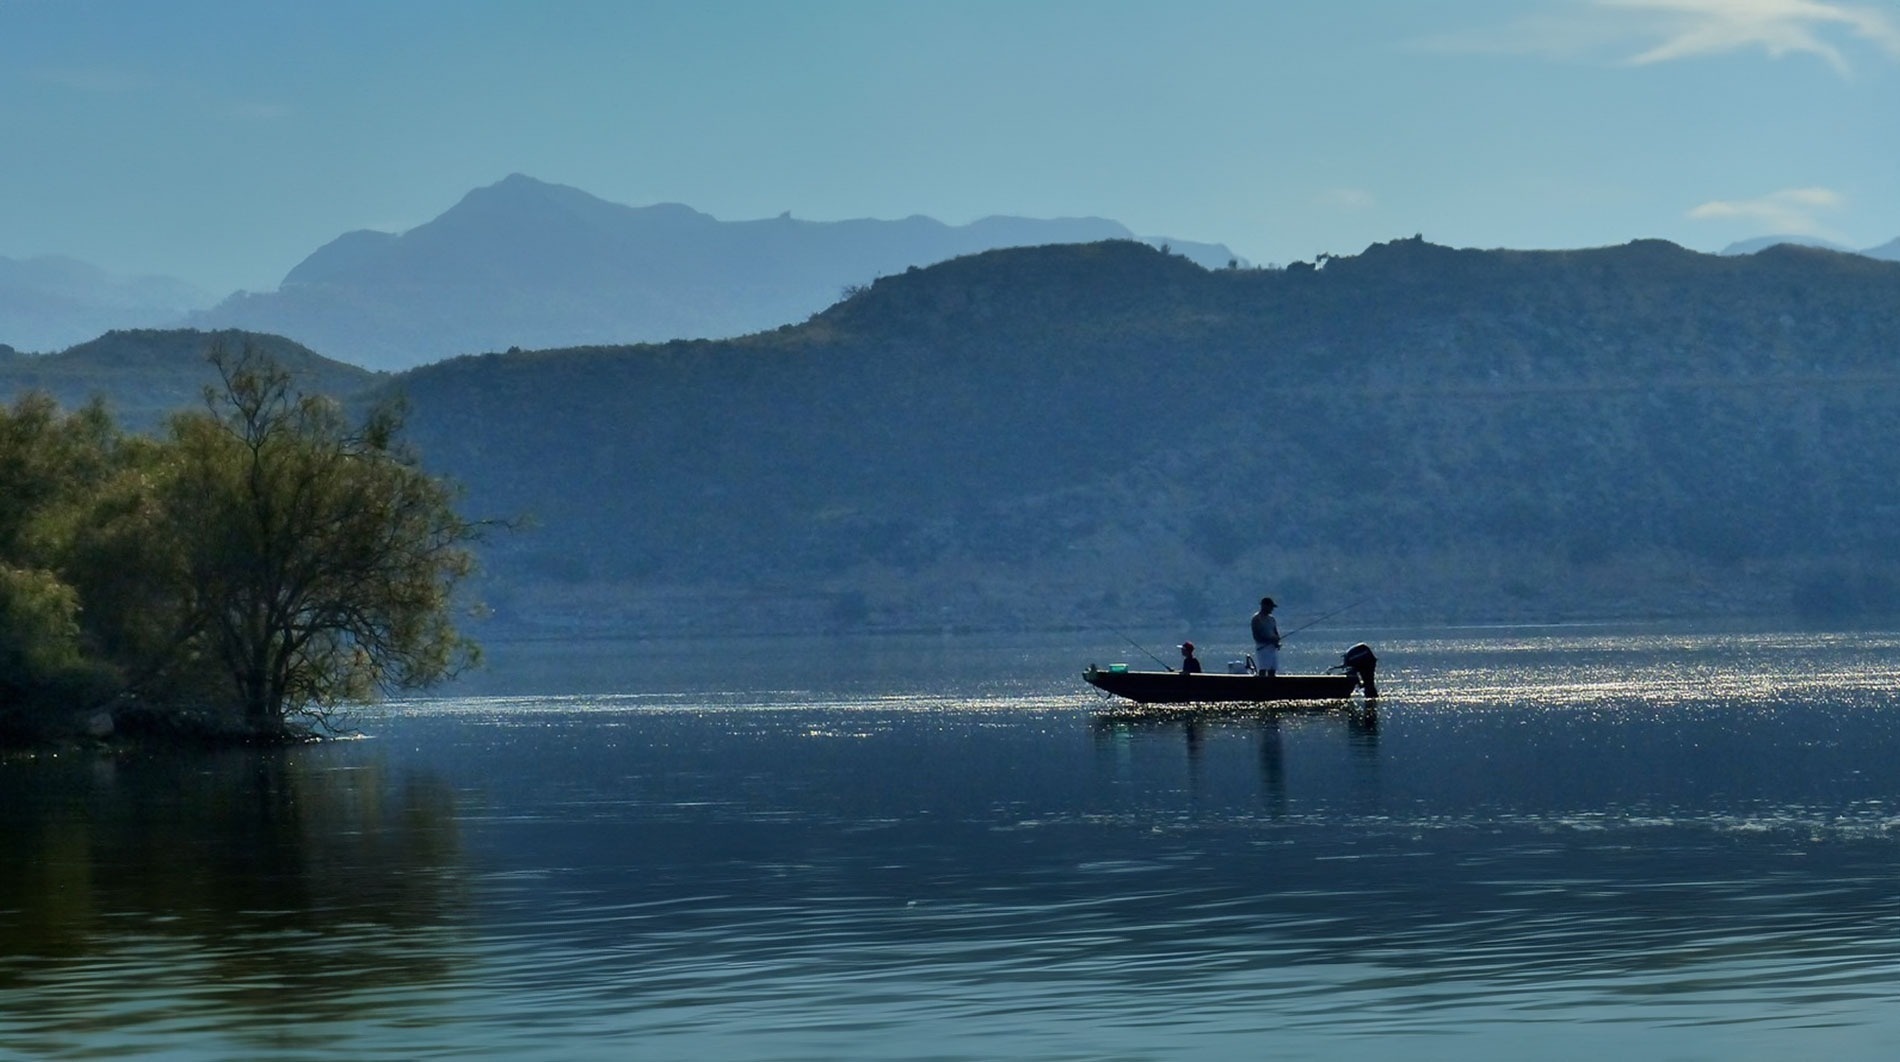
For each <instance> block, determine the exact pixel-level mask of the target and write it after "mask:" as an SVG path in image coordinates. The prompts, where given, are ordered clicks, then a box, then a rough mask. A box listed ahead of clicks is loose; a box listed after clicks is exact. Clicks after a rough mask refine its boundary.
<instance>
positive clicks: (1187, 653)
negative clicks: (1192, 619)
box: [1181, 642, 1201, 675]
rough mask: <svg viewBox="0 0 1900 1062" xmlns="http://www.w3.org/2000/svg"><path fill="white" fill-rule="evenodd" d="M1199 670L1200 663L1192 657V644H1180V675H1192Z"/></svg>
mask: <svg viewBox="0 0 1900 1062" xmlns="http://www.w3.org/2000/svg"><path fill="white" fill-rule="evenodd" d="M1200 669H1201V662H1200V660H1199V659H1197V658H1196V657H1195V655H1194V643H1193V642H1182V643H1181V674H1183V675H1192V674H1194V673H1195V672H1197V671H1199V670H1200Z"/></svg>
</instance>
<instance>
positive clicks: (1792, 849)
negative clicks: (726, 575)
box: [0, 632, 1900, 1059]
mask: <svg viewBox="0 0 1900 1062" xmlns="http://www.w3.org/2000/svg"><path fill="white" fill-rule="evenodd" d="M1380 648H1381V650H1382V656H1383V658H1384V663H1383V664H1382V670H1381V680H1382V681H1381V685H1382V686H1384V687H1386V691H1387V698H1386V699H1385V701H1384V702H1383V704H1382V705H1381V707H1380V710H1379V712H1378V714H1377V715H1376V717H1368V716H1364V715H1360V714H1353V713H1348V712H1346V711H1341V710H1334V711H1324V712H1318V713H1302V714H1280V715H1272V714H1247V713H1240V714H1229V715H1214V716H1203V717H1184V716H1181V715H1172V716H1167V717H1162V718H1157V719H1142V718H1126V717H1121V716H1111V715H1108V714H1105V713H1104V711H1103V709H1104V708H1105V707H1106V705H1105V703H1104V702H1103V701H1102V700H1100V699H1099V698H1098V696H1097V695H1095V694H1094V693H1093V692H1092V691H1090V692H1084V688H1083V687H1081V685H1080V683H1079V681H1078V680H1077V679H1076V678H1075V675H1076V672H1077V671H1078V670H1079V668H1080V666H1081V665H1082V664H1084V663H1086V662H1087V659H1088V657H1089V656H1090V655H1093V656H1094V658H1095V659H1097V660H1099V661H1100V662H1103V663H1107V662H1108V661H1109V660H1111V659H1114V660H1123V659H1130V658H1133V662H1140V661H1141V660H1142V658H1141V657H1140V656H1139V654H1137V653H1135V652H1134V651H1133V650H1130V649H1128V648H1127V646H1126V645H1123V647H1122V650H1121V651H1119V652H1117V651H1116V650H1115V649H1114V648H1113V646H1112V645H1110V646H1092V647H1084V648H1083V649H1081V650H1078V649H1077V648H1076V647H1075V646H1074V645H1069V646H1051V647H1047V648H1038V649H1023V648H1021V647H1008V648H1005V647H999V646H995V645H982V644H976V643H971V642H937V641H932V642H930V643H927V644H918V645H902V644H896V643H889V642H885V643H851V644H849V645H843V646H839V645H832V646H827V647H823V649H824V650H825V651H822V652H821V651H820V647H817V646H792V645H790V644H787V645H786V646H784V647H783V648H782V649H781V650H780V651H781V652H783V653H784V654H785V655H786V657H787V659H786V660H784V661H777V662H755V663H751V664H747V665H744V666H739V667H731V666H727V665H728V664H730V662H720V661H716V660H712V659H707V658H699V657H688V656H685V655H683V654H681V653H680V652H679V651H678V650H677V649H669V648H656V647H646V648H629V649H626V650H625V651H624V652H616V653H608V652H604V651H591V652H590V651H588V650H586V649H585V648H582V649H572V650H568V651H564V652H562V653H558V654H555V653H546V652H544V653H540V654H537V655H536V657H535V659H534V660H529V659H528V658H527V657H526V656H525V655H518V656H517V657H516V658H515V659H513V660H512V661H509V660H504V662H505V664H507V665H508V666H509V668H510V669H511V672H512V673H513V674H515V675H526V674H529V671H528V667H527V665H528V664H530V663H535V664H537V665H538V666H540V667H542V668H543V670H542V671H540V672H538V673H534V676H533V678H532V679H530V680H528V681H531V682H532V683H533V684H534V685H535V687H536V688H542V689H552V688H563V687H564V688H568V689H579V690H584V691H586V692H581V693H575V694H570V695H564V696H539V695H537V696H503V695H485V696H476V695H474V694H473V693H470V694H468V695H464V696H459V697H450V698H443V699H438V700H431V701H419V702H414V703H405V704H397V705H392V706H388V707H387V708H383V709H378V710H377V711H375V712H369V713H364V714H363V715H361V716H360V717H359V718H358V719H357V722H358V724H359V725H360V726H361V727H362V728H363V729H364V730H365V731H366V732H367V733H368V734H369V735H371V736H370V737H369V738H368V739H365V740H359V741H350V742H342V743H336V744H332V745H329V746H326V747H320V748H311V749H303V750H296V751H293V752H290V753H284V754H231V755H218V756H211V757H197V758H156V759H129V760H119V761H111V760H100V759H95V758H90V757H79V758H73V757H62V758H59V759H57V760H53V761H47V760H38V761H0V846H3V849H4V862H3V863H0V1058H6V1059H12V1058H108V1057H122V1058H153V1057H159V1058H177V1059H185V1058H264V1059H346V1058H349V1059H355V1058H458V1059H460V1058H482V1057H491V1058H548V1059H566V1058H603V1059H605V1058H613V1059H619V1058H642V1059H704V1058H730V1059H834V1058H877V1059H991V1058H1012V1059H1227V1058H1361V1057H1363V1058H1375V1057H1376V1058H1385V1057H1407V1058H1419V1057H1427V1058H1493V1059H1519V1058H1533V1057H1535V1058H1590V1059H1598V1058H1602V1057H1604V1056H1605V1055H1606V1054H1609V1053H1611V1052H1620V1053H1622V1054H1623V1055H1625V1056H1626V1057H1630V1058H1657V1059H1662V1058H1669V1059H1691V1058H1708V1059H1746V1058H1762V1059H1784V1058H1794V1057H1830V1058H1893V1057H1897V1056H1900V1008H1896V1007H1895V1005H1894V1004H1895V1003H1896V1002H1897V1001H1900V694H1896V690H1900V636H1893V635H1865V634H1856V635H1787V636H1764V635H1747V636H1739V635H1736V636H1721V635H1717V636H1706V637H1704V636H1697V637H1673V636H1663V635H1654V634H1646V635H1640V636H1634V637H1631V636H1620V637H1609V636H1599V635H1595V634H1592V633H1588V632H1585V633H1577V632H1569V633H1563V632H1554V633H1553V632H1545V633H1541V634H1539V633H1531V634H1514V633H1509V632H1490V633H1484V632H1475V633H1470V634H1467V635H1463V636H1456V637H1421V636H1417V635H1411V636H1394V635H1388V636H1386V637H1385V638H1384V639H1382V640H1381V642H1380ZM517 652H518V651H517ZM497 655H498V656H502V657H504V658H506V657H507V655H508V653H507V652H506V651H502V652H498V653H497ZM794 657H796V658H797V659H798V660H800V661H804V662H805V666H802V667H801V666H795V664H794V662H793V658H794ZM840 657H843V658H847V659H849V660H850V661H851V666H850V668H849V671H850V674H849V676H848V677H842V678H840V677H827V676H826V671H827V670H829V669H828V668H826V667H824V666H819V665H816V664H814V663H813V662H814V661H819V660H824V659H833V660H835V659H839V658H840ZM1326 662H1330V661H1328V660H1325V659H1322V658H1321V654H1319V653H1317V652H1316V653H1315V654H1314V658H1313V659H1312V660H1300V659H1297V658H1296V659H1290V660H1289V661H1288V664H1289V666H1291V667H1299V666H1301V665H1303V664H1304V665H1308V666H1315V665H1318V666H1323V664H1324V663H1326ZM496 681H497V680H493V679H491V680H489V682H490V686H489V687H487V688H489V689H493V688H494V683H495V682H496ZM557 683H559V686H558V687H557V685H556V684H557ZM632 689H639V690H645V691H649V692H644V693H639V694H629V693H616V692H614V691H616V690H632Z"/></svg>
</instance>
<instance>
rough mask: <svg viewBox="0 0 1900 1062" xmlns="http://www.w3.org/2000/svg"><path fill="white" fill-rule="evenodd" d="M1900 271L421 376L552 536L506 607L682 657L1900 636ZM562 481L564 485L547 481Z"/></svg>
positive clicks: (868, 324) (1606, 253)
mask: <svg viewBox="0 0 1900 1062" xmlns="http://www.w3.org/2000/svg"><path fill="white" fill-rule="evenodd" d="M1896 351H1900V266H1895V265H1892V264H1888V263H1882V262H1877V261H1873V260H1870V259H1866V258H1862V257H1858V256H1852V255H1841V254H1834V253H1830V252H1825V251H1817V250H1806V249H1801V248H1793V247H1781V248H1774V249H1771V250H1768V251H1765V252H1762V253H1760V254H1757V255H1753V256H1748V257H1743V258H1722V257H1717V256H1709V255H1699V254H1694V253H1691V252H1688V251H1684V250H1682V249H1681V248H1678V247H1675V246H1673V245H1670V244H1664V243H1660V242H1655V241H1650V242H1641V243H1636V244H1631V245H1628V246H1625V247H1618V248H1605V249H1599V250H1589V251H1571V252H1499V251H1489V252H1480V251H1456V250H1451V249H1447V248H1442V247H1435V246H1432V245H1429V244H1425V243H1423V242H1422V241H1417V240H1408V241H1399V242H1395V243H1390V244H1383V245H1379V246H1375V247H1373V248H1370V249H1368V250H1367V251H1366V252H1365V253H1364V254H1362V255H1359V256H1357V257H1352V258H1340V259H1333V260H1331V261H1329V262H1328V263H1326V265H1325V266H1324V268H1323V269H1315V268H1312V267H1303V268H1297V269H1289V270H1285V271H1269V270H1233V271H1228V270H1221V271H1212V272H1210V271H1206V270H1203V269H1200V268H1199V267H1197V266H1195V265H1193V264H1192V263H1190V262H1187V261H1185V260H1183V259H1181V258H1179V257H1171V256H1166V255H1162V254H1160V253H1157V252H1156V251H1154V250H1151V249H1149V248H1146V247H1142V246H1139V245H1136V244H1130V243H1106V244H1097V245H1091V246H1087V247H1051V248H1035V249H1025V250H1014V251H1003V252H993V253H989V254H984V255H978V256H973V257H968V258H963V259H958V260H955V261H952V262H948V263H944V264H942V265H940V266H936V267H933V268H930V269H925V270H917V271H912V272H907V273H905V274H902V275H899V276H893V277H888V278H885V279H883V280H880V281H879V282H878V283H876V284H875V285H872V286H871V287H870V288H869V289H868V290H866V291H864V292H861V293H859V294H858V295H856V296H854V297H853V298H850V299H848V300H846V301H844V302H842V303H840V304H838V305H836V306H834V307H832V308H831V309H830V310H828V311H826V312H825V313H823V314H820V315H818V316H817V317H816V318H814V319H813V320H812V321H811V322H809V323H808V324H806V325H803V326H799V327H788V328H784V329H780V330H778V331H776V332H772V333H766V334H762V335H757V336H752V337H748V338H745V339H741V340H734V341H729V342H723V343H711V342H698V343H672V344H666V345H663V346H653V347H636V348H599V349H576V350H565V351H550V352H539V353H532V354H521V355H507V356H491V357H481V358H462V359H456V360H453V361H450V362H447V363H444V364H441V365H437V366H430V367H427V368H424V369H420V370H416V371H414V372H412V373H409V374H407V375H406V376H405V377H403V378H401V381H400V382H401V385H402V386H403V387H404V388H405V389H406V390H407V391H408V393H409V394H410V395H411V396H412V398H413V400H414V402H415V408H416V411H417V419H416V421H415V427H416V430H417V432H418V437H419V440H420V441H421V442H422V445H423V448H424V451H425V452H426V453H428V454H429V455H430V456H431V461H432V462H433V463H435V464H436V465H437V466H438V467H441V468H443V469H444V470H446V471H449V472H451V473H453V474H456V475H458V476H460V477H462V478H464V479H465V480H467V481H468V482H470V483H471V484H473V485H476V488H477V489H476V491H475V493H474V495H473V497H474V498H475V499H476V500H477V501H478V502H479V503H480V504H482V505H484V506H487V507H488V508H489V511H499V512H510V513H513V512H533V513H535V514H537V515H538V518H539V520H540V529H539V530H537V531H536V532H534V533H532V534H528V535H522V536H516V537H514V538H511V539H510V540H508V541H507V542H505V543H502V544H500V546H499V547H498V552H497V553H496V555H495V557H494V572H495V575H496V577H497V580H498V583H497V586H498V589H500V590H501V592H500V594H499V595H498V604H499V606H500V613H501V614H502V615H503V616H504V617H510V616H511V617H515V618H518V619H521V620H522V621H524V622H531V623H567V624H578V625H582V626H600V627H609V628H631V629H637V630H665V629H705V630H709V631H710V630H719V629H746V628H749V627H751V626H754V625H758V624H763V625H765V626H767V627H769V628H771V629H788V628H791V629H806V628H811V627H824V626H827V625H837V626H845V627H854V626H859V625H869V626H874V627H878V626H883V627H905V628H915V627H926V628H928V627H933V626H936V625H940V624H952V625H954V624H973V625H980V626H1004V627H1007V626H1012V625H1049V624H1065V623H1090V622H1111V623H1126V622H1136V621H1154V620H1162V619H1167V618H1173V617H1179V618H1180V619H1181V620H1183V621H1184V622H1187V621H1206V620H1211V619H1214V618H1217V617H1222V616H1228V615H1236V614H1237V615H1244V614H1245V612H1246V611H1247V608H1246V606H1247V603H1248V599H1249V597H1250V596H1257V594H1258V593H1259V592H1260V591H1261V590H1263V589H1269V588H1273V589H1275V590H1276V595H1277V596H1280V597H1281V598H1282V600H1283V601H1286V600H1289V599H1290V600H1291V601H1292V602H1294V604H1293V605H1292V610H1293V611H1296V612H1297V611H1299V610H1300V609H1302V608H1305V609H1308V610H1309V614H1311V612H1313V611H1318V610H1320V609H1321V606H1324V605H1327V604H1331V603H1338V602H1341V601H1349V600H1354V599H1356V598H1359V597H1362V596H1369V595H1370V596H1374V597H1376V598H1377V599H1378V601H1379V602H1380V604H1379V605H1377V606H1374V608H1375V609H1383V610H1384V614H1386V615H1389V616H1391V617H1394V618H1398V617H1405V618H1412V619H1423V618H1431V619H1446V618H1471V619H1502V618H1515V619H1536V620H1551V619H1565V618H1569V619H1575V618H1587V617H1608V616H1636V615H1640V616H1653V615H1734V614H1738V613H1742V614H1750V613H1757V612H1759V613H1763V614H1776V615H1781V616H1785V615H1786V614H1788V613H1796V614H1799V615H1801V616H1806V617H1812V618H1821V617H1830V616H1835V617H1838V616H1846V615H1857V614H1864V613H1868V612H1872V611H1880V610H1885V609H1891V608H1893V607H1894V606H1895V605H1896V604H1897V603H1900V602H1897V601H1896V597H1895V588H1896V586H1897V585H1900V571H1897V570H1896V569H1895V567H1894V563H1893V561H1892V560H1891V559H1890V558H1892V557H1894V556H1895V555H1896V554H1895V549H1894V547H1896V546H1900V531H1896V530H1895V524H1894V521H1893V517H1894V516H1895V515H1896V514H1900V467H1896V459H1895V458H1894V457H1893V456H1892V455H1893V452H1894V451H1893V447H1892V445H1891V440H1892V439H1894V438H1895V437H1896V433H1900V387H1897V386H1896V385H1900V371H1897V367H1896V364H1895V356H1896ZM553 483H558V484H559V487H558V489H554V488H553V487H551V484H553Z"/></svg>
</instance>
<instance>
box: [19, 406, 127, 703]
mask: <svg viewBox="0 0 1900 1062" xmlns="http://www.w3.org/2000/svg"><path fill="white" fill-rule="evenodd" d="M116 439H117V433H116V430H115V429H114V428H113V426H112V422H111V418H110V417H108V416H107V415H106V413H105V410H104V408H103V407H102V406H99V405H98V404H96V403H95V404H93V405H90V406H87V407H86V408H84V409H82V410H80V411H79V412H77V413H73V414H71V415H62V414H61V413H60V411H59V407H58V406H57V404H56V403H54V401H53V400H52V398H50V397H48V396H47V395H44V394H38V393H32V394H28V395H26V396H25V397H23V398H21V399H19V400H18V401H16V402H15V403H14V404H13V406H12V407H11V408H8V407H5V406H0V734H6V733H13V732H19V733H32V732H35V731H39V730H43V729H45V728H46V727H47V725H48V724H49V722H51V721H52V720H53V719H55V718H57V717H61V716H73V715H77V714H80V713H82V712H84V711H85V710H86V709H87V708H88V707H89V706H90V705H91V704H92V703H93V702H95V701H98V700H101V699H103V698H104V697H107V696H109V695H110V691H111V690H112V689H113V687H114V683H113V676H112V675H111V673H110V671H109V670H108V669H107V668H105V667H103V666H101V665H100V664H99V663H98V662H97V661H95V660H93V659H91V658H90V657H89V656H88V654H87V653H86V652H85V651H84V645H85V643H84V640H83V638H82V631H81V625H80V620H81V615H82V609H81V603H80V602H81V598H80V595H79V593H78V591H77V590H76V589H75V587H74V586H73V585H72V584H71V582H69V581H68V578H67V576H66V573H65V572H64V570H63V569H64V564H63V560H64V557H65V554H66V551H67V549H68V547H69V545H70V542H71V537H72V533H73V529H74V528H75V527H77V526H80V525H82V524H83V520H82V519H80V518H79V516H78V515H77V514H78V513H80V512H81V511H82V510H83V509H84V507H85V506H86V504H87V503H88V499H89V498H90V497H91V496H92V494H93V493H94V492H95V491H96V490H97V489H98V488H99V487H100V485H101V484H102V483H104V482H105V481H106V480H108V479H109V478H110V477H111V476H112V475H113V474H114V472H113V469H114V463H115V459H116V453H117V443H116Z"/></svg>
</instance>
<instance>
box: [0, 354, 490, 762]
mask: <svg viewBox="0 0 1900 1062" xmlns="http://www.w3.org/2000/svg"><path fill="white" fill-rule="evenodd" d="M212 361H213V364H214V366H215V367H216V369H217V371H218V373H219V375H220V379H221V381H222V388H221V389H208V390H207V392H206V396H205V397H206V403H207V408H206V409H205V410H203V411H200V412H195V413H184V414H179V415H177V416H175V417H174V418H173V419H172V421H171V424H170V427H169V433H168V435H167V437H166V438H164V439H162V440H154V439H148V438H140V437H127V436H123V435H121V434H120V433H119V432H118V430H117V429H116V428H115V427H114V426H113V424H112V421H111V419H110V418H109V417H108V416H107V415H106V414H105V412H104V410H103V408H102V407H100V406H98V405H92V406H89V407H87V408H86V409H83V410H81V411H79V412H77V413H74V414H71V415H62V414H61V413H60V412H59V410H58V408H57V406H56V405H55V404H54V403H53V401H52V400H51V399H50V398H48V397H46V396H44V395H37V394H36V395H29V396H27V397H25V398H22V399H21V400H19V401H18V402H17V403H16V404H15V405H14V407H13V408H12V409H10V410H9V409H4V408H0V495H4V497H5V498H6V499H7V504H5V505H4V506H0V731H5V732H9V733H11V734H13V735H14V736H15V737H18V736H19V735H20V734H22V733H25V734H31V733H35V732H45V731H47V730H49V729H56V726H54V725H53V724H51V723H49V719H50V718H51V717H52V716H54V715H61V716H65V717H72V716H75V715H78V714H80V713H84V712H87V711H91V710H95V709H96V708H97V707H99V706H100V705H103V704H105V703H107V702H108V701H117V702H120V703H123V704H127V705H130V704H137V705H139V706H141V710H142V711H144V712H146V713H148V714H150V713H157V714H159V715H164V714H166V713H180V712H189V713H192V714H193V715H203V714H205V713H211V714H213V715H217V714H222V715H224V716H226V717H228V718H230V719H232V720H235V721H241V722H242V724H243V726H244V728H245V729H246V730H247V731H248V732H251V733H257V732H260V731H264V732H272V731H282V730H283V729H285V727H286V725H287V723H288V722H289V720H290V719H291V718H292V717H295V716H299V715H303V716H313V717H316V718H318V719H319V720H321V719H323V718H325V716H326V713H327V712H328V711H329V710H330V709H332V708H334V707H336V706H337V705H339V704H342V703H344V702H347V701H352V700H360V699H364V698H367V697H370V696H372V695H374V694H375V693H377V692H381V691H388V690H394V689H402V688H410V687H415V686H421V685H427V684H429V683H432V682H435V681H437V680H440V679H441V678H443V677H445V676H446V675H449V674H451V673H453V672H454V671H455V670H457V669H458V668H460V667H462V666H465V665H467V664H469V663H471V662H473V660H474V659H475V657H476V649H475V646H474V645H473V643H471V642H470V641H469V640H468V639H466V638H465V637H463V636H462V635H461V634H460V633H459V632H458V631H457V630H456V628H455V626H454V623H453V622H452V614H453V595H454V593H455V590H456V587H457V585H458V584H459V583H460V582H461V581H462V580H463V579H464V578H466V577H467V576H468V574H469V573H470V571H471V570H472V567H473V560H472V556H471V554H470V553H469V551H468V549H467V545H468V544H469V543H470V542H471V541H473V540H474V538H475V537H476V535H477V533H478V531H479V528H478V526H477V525H475V524H472V523H470V522H469V521H466V520H464V519H462V518H461V517H460V516H459V515H458V514H457V513H456V511H455V502H456V495H455V492H454V491H453V490H452V489H451V488H450V487H449V486H448V485H447V484H445V483H444V482H443V481H440V480H438V479H436V478H434V477H431V476H429V475H428V474H426V473H424V472H423V471H422V470H421V469H420V468H419V467H418V466H417V464H416V460H415V457H414V455H413V454H412V453H411V452H410V451H408V450H407V449H406V448H404V447H403V446H402V445H401V443H400V442H399V441H398V440H399V435H400V432H401V427H402V417H401V409H400V407H398V406H396V405H393V404H385V405H383V406H379V407H377V408H376V409H374V410H372V411H371V412H370V413H369V414H368V415H367V416H366V417H365V418H363V420H362V421H361V423H360V424H352V423H351V421H350V420H349V419H348V418H347V417H346V416H345V415H344V413H343V411H342V409H341V408H340V407H339V406H338V405H337V404H336V403H335V402H334V401H332V400H330V399H328V398H324V397H319V396H309V395H303V394H299V393H297V392H295V391H294V390H293V389H292V386H291V377H290V375H289V374H288V372H287V371H286V370H284V369H283V368H282V367H281V366H279V365H278V364H277V363H276V362H275V361H274V360H272V359H271V358H270V357H268V356H267V355H265V354H263V353H260V352H259V351H257V350H256V349H254V348H249V347H247V348H245V349H244V350H243V351H242V352H241V353H240V354H237V355H234V356H233V355H227V354H225V353H223V352H214V354H213V357H212Z"/></svg>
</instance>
